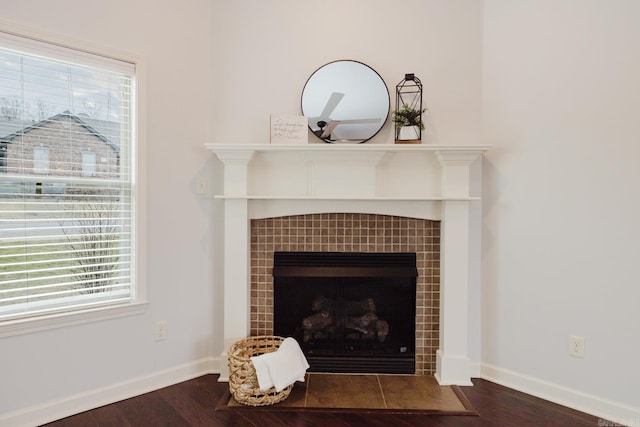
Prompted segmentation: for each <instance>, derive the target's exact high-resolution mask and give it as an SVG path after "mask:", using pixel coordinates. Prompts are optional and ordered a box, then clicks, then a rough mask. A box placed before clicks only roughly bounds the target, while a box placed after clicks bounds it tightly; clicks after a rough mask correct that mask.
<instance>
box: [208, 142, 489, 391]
mask: <svg viewBox="0 0 640 427" xmlns="http://www.w3.org/2000/svg"><path fill="white" fill-rule="evenodd" d="M205 146H206V148H207V149H208V150H210V151H212V152H213V153H214V154H215V155H216V156H217V157H218V159H219V160H220V161H221V162H222V164H223V165H224V192H223V194H219V195H216V198H219V199H222V200H224V211H225V217H224V221H225V224H224V230H225V234H224V235H225V239H224V328H223V330H224V348H225V351H224V352H223V353H222V355H221V366H220V379H221V380H223V381H224V380H227V379H228V371H227V357H226V349H227V348H229V346H230V345H231V344H232V343H233V342H235V341H236V340H238V339H241V338H244V337H246V336H247V335H248V334H249V325H250V322H249V317H250V298H249V289H250V255H249V253H250V237H251V236H250V235H249V224H250V221H251V219H254V218H268V217H277V216H284V215H301V214H309V213H329V212H357V213H375V214H385V215H398V216H406V217H413V218H424V219H433V220H440V221H441V249H440V257H441V259H440V280H441V283H440V342H439V349H438V351H437V354H436V359H437V361H436V374H435V376H436V379H437V380H438V382H439V383H440V384H450V385H451V384H456V385H471V378H470V372H471V370H470V359H469V356H468V348H467V343H468V330H467V329H468V327H467V317H468V303H467V296H468V288H469V264H470V260H469V220H470V209H469V207H470V203H471V202H473V201H476V200H478V197H475V196H474V195H472V194H471V193H470V170H471V165H472V164H473V163H474V162H475V161H476V160H478V159H479V158H481V156H482V153H483V152H485V151H487V150H489V148H490V147H488V146H473V145H472V146H447V145H428V144H416V145H413V144H412V145H395V144H394V145H392V144H357V145H339V144H307V145H271V144H253V145H240V144H213V143H212V144H205Z"/></svg>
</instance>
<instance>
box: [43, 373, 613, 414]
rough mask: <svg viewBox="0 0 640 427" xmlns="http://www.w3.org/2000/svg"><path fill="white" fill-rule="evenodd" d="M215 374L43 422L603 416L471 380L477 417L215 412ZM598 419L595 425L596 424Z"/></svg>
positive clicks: (222, 386)
mask: <svg viewBox="0 0 640 427" xmlns="http://www.w3.org/2000/svg"><path fill="white" fill-rule="evenodd" d="M217 379H218V376H217V375H205V376H203V377H199V378H196V379H193V380H190V381H186V382H183V383H180V384H176V385H173V386H170V387H166V388H163V389H160V390H157V391H154V392H152V393H147V394H143V395H141V396H137V397H134V398H131V399H127V400H124V401H122V402H118V403H114V404H111V405H107V406H104V407H101V408H97V409H94V410H92V411H87V412H83V413H81V414H78V415H74V416H72V417H69V418H65V419H62V420H59V421H55V422H53V423H49V424H46V426H47V427H62V426H82V427H90V426H108V427H110V426H131V427H145V426H153V427H158V426H172V427H173V426H207V427H209V426H212V427H216V426H224V427H229V426H259V427H271V426H273V427H280V426H331V427H378V426H379V427H382V426H384V427H387V426H398V427H419V426H455V427H458V426H460V427H465V426H482V427H485V426H486V427H491V426H500V427H505V426H517V427H520V426H535V427H554V426H557V427H571V426H592V427H595V426H598V425H602V420H599V419H598V418H597V417H593V416H591V415H587V414H584V413H581V412H578V411H574V410H572V409H569V408H566V407H563V406H560V405H556V404H553V403H550V402H547V401H545V400H542V399H538V398H536V397H533V396H529V395H527V394H524V393H520V392H517V391H515V390H512V389H509V388H506V387H502V386H500V385H497V384H494V383H491V382H489V381H484V380H479V379H474V380H473V383H474V386H473V387H461V389H462V390H463V392H464V394H465V396H466V397H467V398H468V399H469V401H470V402H471V404H472V405H473V406H474V408H475V409H476V410H477V411H478V413H479V416H477V417H476V416H433V415H417V414H389V413H386V414H381V413H372V412H368V413H367V412H364V411H363V412H362V413H327V412H302V411H301V412H278V411H249V410H240V411H216V410H215V408H216V405H217V404H218V402H219V401H220V399H221V398H222V397H223V396H224V394H225V391H226V389H227V384H226V383H219V382H218V381H217ZM598 421H600V424H599V423H598Z"/></svg>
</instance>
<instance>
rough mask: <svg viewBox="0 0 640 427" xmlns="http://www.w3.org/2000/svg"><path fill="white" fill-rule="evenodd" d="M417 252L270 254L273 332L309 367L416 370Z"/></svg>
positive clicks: (320, 369)
mask: <svg viewBox="0 0 640 427" xmlns="http://www.w3.org/2000/svg"><path fill="white" fill-rule="evenodd" d="M416 276H417V269H416V257H415V254H411V253H352V252H347V253H337V252H276V253H275V254H274V333H275V334H276V335H280V336H285V337H287V336H291V337H294V338H296V340H297V341H298V342H299V343H300V346H301V348H302V350H303V351H304V353H305V356H306V357H307V360H308V361H309V364H310V365H311V368H310V371H312V372H351V373H404V374H412V373H414V372H415V311H416V308H415V307H416Z"/></svg>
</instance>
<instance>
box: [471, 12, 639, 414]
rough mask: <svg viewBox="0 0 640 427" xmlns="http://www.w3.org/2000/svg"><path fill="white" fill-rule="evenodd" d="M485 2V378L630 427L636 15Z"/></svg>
mask: <svg viewBox="0 0 640 427" xmlns="http://www.w3.org/2000/svg"><path fill="white" fill-rule="evenodd" d="M484 3H485V16H484V43H483V46H484V73H483V91H484V92H483V108H482V115H483V129H484V132H483V141H484V143H487V144H493V145H494V149H493V150H491V151H490V152H489V153H488V155H487V159H486V161H485V163H484V168H483V169H484V181H483V182H484V184H485V194H484V196H485V197H484V201H483V211H484V229H483V269H484V277H483V286H484V289H483V297H482V311H483V317H482V322H483V326H482V361H483V364H484V365H483V375H484V376H487V377H489V378H493V379H496V380H498V381H500V382H503V383H505V384H508V385H511V386H515V387H517V388H522V389H525V390H527V391H533V392H535V393H537V394H539V395H543V396H544V395H546V396H549V397H552V398H554V399H555V400H561V401H564V402H565V403H567V404H571V405H572V406H574V407H580V408H582V409H584V410H587V411H590V412H592V413H599V414H603V415H609V416H614V417H618V418H622V419H626V420H629V419H631V420H632V421H634V425H636V424H638V423H640V399H639V394H638V384H639V383H640V370H638V367H637V359H638V354H640V340H639V339H638V325H640V310H638V301H640V287H639V286H638V267H637V266H638V260H639V258H640V222H639V221H638V218H640V199H639V196H638V194H639V189H640V167H639V166H640V164H639V160H638V159H640V143H639V138H638V133H639V129H638V118H639V117H640V55H639V52H640V25H638V24H639V23H640V2H637V1H635V0H626V1H625V0H615V1H606V2H605V1H597V0H537V1H513V0H485V2H484ZM571 334H573V335H578V336H582V337H584V338H585V343H586V345H585V350H586V354H585V357H584V359H577V358H575V357H571V356H569V355H568V337H569V335H571Z"/></svg>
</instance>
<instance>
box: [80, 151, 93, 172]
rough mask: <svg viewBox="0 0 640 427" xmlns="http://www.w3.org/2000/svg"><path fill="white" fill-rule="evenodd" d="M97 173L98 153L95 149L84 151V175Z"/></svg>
mask: <svg viewBox="0 0 640 427" xmlns="http://www.w3.org/2000/svg"><path fill="white" fill-rule="evenodd" d="M95 175H96V153H95V152H93V151H83V152H82V176H95Z"/></svg>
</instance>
